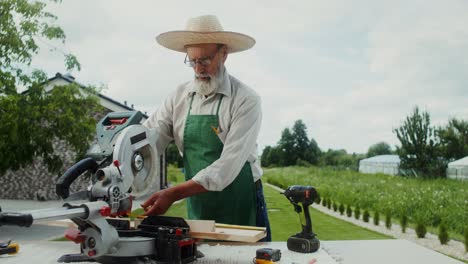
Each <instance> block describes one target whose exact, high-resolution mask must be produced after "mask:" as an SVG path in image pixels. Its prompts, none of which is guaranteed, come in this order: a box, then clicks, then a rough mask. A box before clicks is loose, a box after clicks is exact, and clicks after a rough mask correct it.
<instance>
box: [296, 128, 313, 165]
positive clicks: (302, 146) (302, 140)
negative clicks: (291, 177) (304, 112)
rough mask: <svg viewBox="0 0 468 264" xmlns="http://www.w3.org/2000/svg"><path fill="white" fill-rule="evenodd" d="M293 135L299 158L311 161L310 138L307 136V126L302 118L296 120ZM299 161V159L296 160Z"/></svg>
mask: <svg viewBox="0 0 468 264" xmlns="http://www.w3.org/2000/svg"><path fill="white" fill-rule="evenodd" d="M292 136H293V138H294V151H295V153H296V155H297V159H298V160H299V159H300V160H303V161H307V162H308V161H310V156H309V154H310V152H309V144H310V141H309V138H308V137H307V127H306V125H305V124H304V122H302V120H301V119H299V120H296V122H294V125H293V127H292ZM296 162H297V160H296Z"/></svg>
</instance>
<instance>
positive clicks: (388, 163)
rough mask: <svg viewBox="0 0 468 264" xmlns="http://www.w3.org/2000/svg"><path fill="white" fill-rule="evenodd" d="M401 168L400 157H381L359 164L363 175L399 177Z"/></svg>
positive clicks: (368, 159)
mask: <svg viewBox="0 0 468 264" xmlns="http://www.w3.org/2000/svg"><path fill="white" fill-rule="evenodd" d="M399 167H400V157H398V155H379V156H374V157H371V158H367V159H363V160H361V161H360V162H359V172H362V173H384V174H388V175H397V174H398V172H399Z"/></svg>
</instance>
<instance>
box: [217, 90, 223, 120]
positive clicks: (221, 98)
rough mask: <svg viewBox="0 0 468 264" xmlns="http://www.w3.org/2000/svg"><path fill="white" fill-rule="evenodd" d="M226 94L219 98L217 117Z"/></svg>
mask: <svg viewBox="0 0 468 264" xmlns="http://www.w3.org/2000/svg"><path fill="white" fill-rule="evenodd" d="M223 97H224V94H221V97H220V98H219V103H218V108H217V109H216V116H218V114H219V108H220V107H221V101H223Z"/></svg>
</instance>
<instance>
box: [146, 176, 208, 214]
mask: <svg viewBox="0 0 468 264" xmlns="http://www.w3.org/2000/svg"><path fill="white" fill-rule="evenodd" d="M207 191H208V190H206V189H205V188H204V187H203V186H201V185H200V184H198V183H196V182H194V181H193V180H188V181H186V182H184V183H182V184H179V185H177V186H174V187H171V188H169V189H165V190H161V191H159V192H156V193H154V194H153V195H151V197H150V198H149V199H148V200H146V201H145V202H144V203H143V204H142V205H141V207H143V209H144V210H145V214H144V215H160V214H164V213H165V212H166V211H167V209H169V207H171V205H172V204H173V203H174V202H175V201H178V200H180V199H184V198H186V197H189V196H193V195H195V194H199V193H204V192H207Z"/></svg>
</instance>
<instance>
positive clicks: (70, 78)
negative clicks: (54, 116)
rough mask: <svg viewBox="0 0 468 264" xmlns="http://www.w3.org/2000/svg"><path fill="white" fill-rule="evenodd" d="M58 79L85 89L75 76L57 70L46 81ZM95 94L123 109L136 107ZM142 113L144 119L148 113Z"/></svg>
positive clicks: (129, 109) (130, 109) (132, 109)
mask: <svg viewBox="0 0 468 264" xmlns="http://www.w3.org/2000/svg"><path fill="white" fill-rule="evenodd" d="M58 79H61V80H64V81H66V82H68V83H76V84H77V85H79V86H80V87H81V88H83V89H86V85H84V84H81V83H79V82H77V81H76V80H75V77H73V76H71V75H70V74H61V73H60V72H57V73H56V74H55V76H54V77H52V78H49V80H48V82H49V83H50V82H53V81H55V80H58ZM97 95H98V97H100V98H101V99H102V100H105V101H107V102H109V103H111V104H113V105H116V106H118V107H119V108H123V109H124V110H127V111H136V109H134V108H132V107H130V106H128V105H126V104H122V103H120V102H118V101H116V100H114V99H112V98H110V97H108V96H105V95H103V94H101V93H97ZM132 106H133V105H132ZM142 114H143V117H144V118H145V119H147V118H148V115H147V114H146V113H142Z"/></svg>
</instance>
